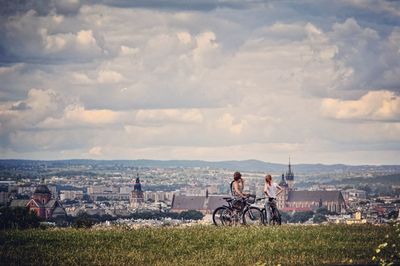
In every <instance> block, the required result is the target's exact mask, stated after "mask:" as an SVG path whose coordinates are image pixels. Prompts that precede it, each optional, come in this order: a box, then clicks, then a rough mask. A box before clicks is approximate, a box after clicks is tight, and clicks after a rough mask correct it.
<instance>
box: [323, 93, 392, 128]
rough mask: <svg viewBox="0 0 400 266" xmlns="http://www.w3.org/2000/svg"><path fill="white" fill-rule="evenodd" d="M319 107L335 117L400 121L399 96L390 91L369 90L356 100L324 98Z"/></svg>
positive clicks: (329, 115)
mask: <svg viewBox="0 0 400 266" xmlns="http://www.w3.org/2000/svg"><path fill="white" fill-rule="evenodd" d="M321 108H322V114H323V115H325V116H327V117H330V118H335V119H356V120H357V119H361V120H383V121H391V120H394V121H400V97H399V96H397V95H396V94H395V93H393V92H390V91H371V92H368V93H367V94H366V95H364V96H362V97H361V98H360V99H358V100H347V101H346V100H340V99H324V100H323V101H322V107H321Z"/></svg>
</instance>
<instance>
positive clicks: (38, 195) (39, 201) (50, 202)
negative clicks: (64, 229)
mask: <svg viewBox="0 0 400 266" xmlns="http://www.w3.org/2000/svg"><path fill="white" fill-rule="evenodd" d="M10 207H11V208H13V207H27V208H29V210H30V211H33V212H35V213H36V215H37V216H39V217H41V218H43V219H46V220H47V219H51V218H58V217H65V216H66V212H65V209H64V208H63V206H62V205H61V203H60V202H59V201H58V200H56V199H54V198H52V193H51V191H50V190H49V188H48V187H47V186H46V185H45V184H44V181H43V180H42V183H41V184H40V185H39V186H37V187H36V189H35V191H34V193H33V195H32V197H31V199H30V200H13V201H11V204H10Z"/></svg>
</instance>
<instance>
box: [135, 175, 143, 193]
mask: <svg viewBox="0 0 400 266" xmlns="http://www.w3.org/2000/svg"><path fill="white" fill-rule="evenodd" d="M133 188H134V190H135V191H142V184H140V179H139V173H137V174H136V182H135V185H134V186H133Z"/></svg>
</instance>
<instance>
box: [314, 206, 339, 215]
mask: <svg viewBox="0 0 400 266" xmlns="http://www.w3.org/2000/svg"><path fill="white" fill-rule="evenodd" d="M315 213H316V214H322V215H332V214H335V213H334V212H331V211H330V210H328V209H327V208H326V207H321V208H318V209H316V210H315Z"/></svg>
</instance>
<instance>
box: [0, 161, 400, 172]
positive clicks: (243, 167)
mask: <svg viewBox="0 0 400 266" xmlns="http://www.w3.org/2000/svg"><path fill="white" fill-rule="evenodd" d="M67 166H92V167H116V166H118V167H152V168H178V167H182V168H194V167H201V168H206V167H209V168H212V169H227V170H232V171H257V172H271V173H281V172H285V171H287V168H288V166H287V165H286V164H277V163H268V162H263V161H259V160H243V161H220V162H210V161H201V160H165V161H163V160H145V159H142V160H86V159H82V160H81V159H72V160H55V161H41V160H16V159H9V160H0V170H9V169H16V168H19V169H21V168H22V169H25V170H28V169H31V168H38V167H39V168H44V167H49V168H53V167H67ZM292 166H293V170H294V172H295V173H297V174H309V173H346V172H387V173H400V165H357V166H352V165H344V164H333V165H326V164H294V165H292Z"/></svg>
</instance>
